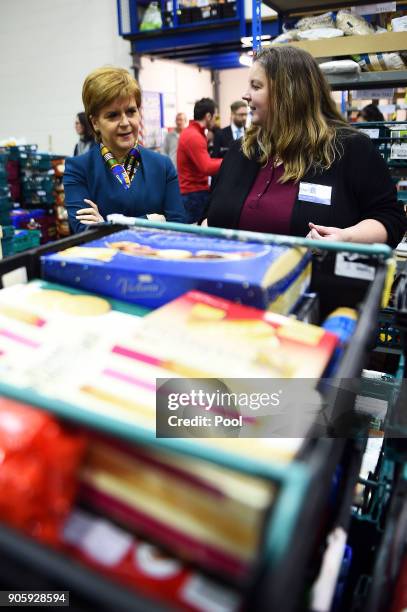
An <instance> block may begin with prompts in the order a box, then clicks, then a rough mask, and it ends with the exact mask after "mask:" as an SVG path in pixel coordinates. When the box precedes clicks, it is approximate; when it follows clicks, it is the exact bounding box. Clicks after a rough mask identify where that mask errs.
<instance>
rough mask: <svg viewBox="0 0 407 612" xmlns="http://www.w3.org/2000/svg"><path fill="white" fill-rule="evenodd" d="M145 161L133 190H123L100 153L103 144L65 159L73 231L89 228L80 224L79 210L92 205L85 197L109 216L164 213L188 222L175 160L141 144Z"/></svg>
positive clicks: (65, 178)
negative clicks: (116, 214)
mask: <svg viewBox="0 0 407 612" xmlns="http://www.w3.org/2000/svg"><path fill="white" fill-rule="evenodd" d="M140 155H141V163H140V166H139V168H138V170H137V174H136V176H135V177H134V179H133V181H132V183H131V185H130V189H123V187H122V185H121V184H120V183H119V181H118V180H117V178H116V177H115V176H113V173H112V172H111V170H109V169H108V168H107V166H106V163H105V161H104V159H103V157H102V155H101V153H100V149H99V147H96V146H95V147H92V148H91V149H90V151H88V152H87V153H85V154H84V155H80V156H78V157H68V158H67V159H66V161H65V173H64V179H63V180H64V189H65V205H66V208H67V210H68V216H69V225H70V227H71V230H72V231H73V232H75V233H76V232H81V231H83V230H85V229H87V228H88V227H89V225H84V224H83V223H80V222H79V221H78V220H77V219H76V218H75V215H76V211H77V210H79V209H80V208H89V206H88V205H87V204H86V203H85V202H84V201H83V200H84V198H87V199H89V200H92V202H95V204H97V206H98V208H99V212H100V214H101V215H102V217H104V218H105V219H106V216H107V215H110V214H112V213H121V214H123V215H126V216H127V217H145V216H146V215H147V214H152V213H158V214H160V215H164V216H165V217H166V219H167V221H176V222H178V223H185V222H186V216H185V210H184V206H183V204H182V201H181V197H180V192H179V186H178V179H177V173H176V171H175V168H174V165H173V163H172V162H171V160H170V159H169V158H168V157H166V156H165V155H160V154H159V153H155V152H153V151H149V150H148V149H144V148H143V147H140Z"/></svg>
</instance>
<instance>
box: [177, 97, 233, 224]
mask: <svg viewBox="0 0 407 612" xmlns="http://www.w3.org/2000/svg"><path fill="white" fill-rule="evenodd" d="M215 110H216V107H215V102H214V101H213V100H212V99H211V98H202V99H201V100H198V102H195V106H194V119H193V121H190V122H189V126H188V127H187V128H185V130H184V131H183V132H182V133H181V135H180V137H179V142H178V151H177V168H178V179H179V186H180V190H181V197H182V201H183V203H184V206H185V210H186V213H187V217H188V222H189V223H198V222H200V221H202V219H204V218H205V216H206V211H207V208H208V204H209V181H208V178H209V176H213V175H215V174H217V172H218V171H219V168H220V165H221V163H222V160H221V159H212V158H211V157H210V156H209V153H208V143H207V140H206V130H208V129H211V128H212V127H213V124H214V116H215Z"/></svg>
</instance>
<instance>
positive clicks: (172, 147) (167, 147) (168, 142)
mask: <svg viewBox="0 0 407 612" xmlns="http://www.w3.org/2000/svg"><path fill="white" fill-rule="evenodd" d="M186 125H187V116H186V114H185V113H177V114H176V117H175V129H174V130H172V132H168V134H166V136H165V138H164V144H163V153H164V154H165V155H168V157H169V158H170V159H171V161H172V163H173V164H174V166H175V167H177V149H178V140H179V137H180V134H181V132H182V130H183V129H184V128H185V127H186Z"/></svg>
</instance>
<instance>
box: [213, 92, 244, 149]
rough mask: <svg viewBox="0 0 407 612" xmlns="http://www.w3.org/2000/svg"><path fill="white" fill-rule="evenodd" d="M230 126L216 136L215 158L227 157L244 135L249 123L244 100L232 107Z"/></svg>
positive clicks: (234, 103) (214, 144)
mask: <svg viewBox="0 0 407 612" xmlns="http://www.w3.org/2000/svg"><path fill="white" fill-rule="evenodd" d="M230 112H231V116H230V125H228V127H225V128H223V130H219V131H218V132H217V134H215V139H214V143H213V153H212V155H213V157H222V158H223V157H225V155H226V153H227V152H228V151H229V149H230V147H231V145H232V143H233V141H234V140H238V139H239V138H241V137H242V136H243V134H244V130H245V127H246V122H247V115H248V107H247V103H246V102H245V101H244V100H237V101H236V102H233V104H231V105H230Z"/></svg>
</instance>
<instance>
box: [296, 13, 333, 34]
mask: <svg viewBox="0 0 407 612" xmlns="http://www.w3.org/2000/svg"><path fill="white" fill-rule="evenodd" d="M334 27H335V23H334V14H333V13H331V12H329V13H323V14H322V15H317V16H312V17H303V18H302V19H300V20H299V21H297V23H296V24H295V28H296V30H312V29H314V28H317V29H320V28H334Z"/></svg>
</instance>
